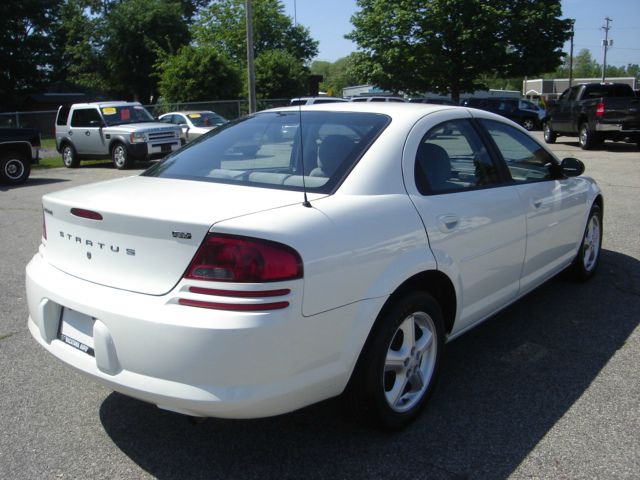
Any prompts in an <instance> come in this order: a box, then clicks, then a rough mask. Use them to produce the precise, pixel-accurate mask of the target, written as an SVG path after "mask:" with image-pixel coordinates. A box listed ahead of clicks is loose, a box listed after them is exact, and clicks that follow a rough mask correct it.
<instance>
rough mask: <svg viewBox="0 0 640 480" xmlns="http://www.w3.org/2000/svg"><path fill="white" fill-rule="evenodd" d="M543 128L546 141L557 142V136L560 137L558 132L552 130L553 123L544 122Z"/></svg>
mask: <svg viewBox="0 0 640 480" xmlns="http://www.w3.org/2000/svg"><path fill="white" fill-rule="evenodd" d="M542 130H543V132H544V141H545V142H546V143H556V138H558V134H557V133H556V132H554V131H553V130H551V125H550V124H549V122H544V124H543V126H542Z"/></svg>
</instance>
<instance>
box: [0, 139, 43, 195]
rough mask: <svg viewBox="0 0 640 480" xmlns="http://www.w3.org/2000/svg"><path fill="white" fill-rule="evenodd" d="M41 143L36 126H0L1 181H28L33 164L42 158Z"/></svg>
mask: <svg viewBox="0 0 640 480" xmlns="http://www.w3.org/2000/svg"><path fill="white" fill-rule="evenodd" d="M40 143H41V142H40V132H39V131H38V130H36V129H35V128H0V182H2V183H8V184H11V185H18V184H20V183H24V182H26V181H27V178H29V173H30V172H31V165H34V164H37V163H38V161H39V159H40Z"/></svg>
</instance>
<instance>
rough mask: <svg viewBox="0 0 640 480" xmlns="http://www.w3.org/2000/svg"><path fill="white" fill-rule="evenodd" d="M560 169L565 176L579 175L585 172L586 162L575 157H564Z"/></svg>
mask: <svg viewBox="0 0 640 480" xmlns="http://www.w3.org/2000/svg"><path fill="white" fill-rule="evenodd" d="M560 170H561V171H562V174H563V175H564V176H565V177H578V176H580V175H582V174H583V173H584V163H582V162H581V161H580V160H578V159H577V158H573V157H567V158H563V159H562V162H561V163H560Z"/></svg>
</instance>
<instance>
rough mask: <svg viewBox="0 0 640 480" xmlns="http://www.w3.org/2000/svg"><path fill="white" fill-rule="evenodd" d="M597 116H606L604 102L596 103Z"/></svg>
mask: <svg viewBox="0 0 640 480" xmlns="http://www.w3.org/2000/svg"><path fill="white" fill-rule="evenodd" d="M596 117H604V102H598V104H597V105H596Z"/></svg>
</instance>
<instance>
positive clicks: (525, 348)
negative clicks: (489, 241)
mask: <svg viewBox="0 0 640 480" xmlns="http://www.w3.org/2000/svg"><path fill="white" fill-rule="evenodd" d="M612 305H615V306H616V307H615V309H612V308H611V306H612ZM639 310H640V262H638V260H636V259H634V258H632V257H629V256H626V255H623V254H620V253H616V252H612V251H606V250H603V252H602V263H601V265H600V271H599V272H598V274H597V275H596V276H595V277H594V278H593V279H592V280H591V281H590V282H587V283H584V284H576V283H573V282H571V281H569V280H565V279H564V278H563V277H562V276H559V277H557V278H555V279H553V280H551V281H550V282H547V283H546V284H545V285H543V286H541V287H540V288H538V289H537V290H535V291H534V292H532V293H530V294H529V295H527V296H526V297H525V298H523V299H521V300H520V301H518V302H517V303H515V304H514V305H512V306H510V307H509V308H507V309H506V310H504V311H503V312H501V313H500V314H498V315H496V316H495V317H493V318H492V319H490V320H489V321H487V322H485V323H484V324H483V325H481V326H479V327H478V328H476V329H475V330H473V331H471V332H469V333H467V334H466V335H464V336H462V337H460V338H459V339H457V340H455V341H453V342H451V343H450V344H449V345H448V346H447V350H446V354H445V364H444V368H443V371H442V376H441V380H440V384H439V385H438V388H437V389H436V391H435V393H434V395H433V397H432V399H431V402H430V404H429V405H428V407H427V409H426V410H425V411H424V412H423V414H422V415H421V416H420V417H419V418H418V420H417V421H416V422H415V423H414V424H412V425H411V426H409V427H408V428H407V429H405V430H404V431H401V432H397V433H384V432H379V431H377V430H373V429H371V428H368V427H366V426H363V425H361V424H360V423H358V422H356V421H355V420H352V419H351V418H349V417H348V416H347V415H346V413H344V412H343V410H342V409H341V406H340V402H339V401H338V400H336V399H334V400H329V401H326V402H322V403H319V404H316V405H313V406H311V407H308V408H305V409H303V410H299V411H297V412H293V413H290V414H287V415H282V416H279V417H274V418H267V419H260V420H244V421H240V420H236V421H232V420H219V419H206V420H204V421H203V422H201V423H199V424H197V425H195V426H194V425H192V424H190V423H189V422H188V421H187V418H186V417H184V416H181V415H178V414H173V413H170V412H165V411H162V410H159V409H157V408H156V407H155V406H153V405H149V404H146V403H144V402H140V401H137V400H133V399H130V398H128V397H126V396H123V395H120V394H117V393H113V394H111V395H109V396H108V397H107V398H106V399H105V400H104V402H103V403H102V405H101V408H100V419H101V422H102V424H103V426H104V429H105V430H106V432H107V434H108V435H109V436H110V437H111V439H112V440H113V442H114V443H115V445H116V446H117V447H118V448H120V449H121V451H122V452H124V453H125V454H126V455H127V456H129V457H130V458H131V459H132V460H133V461H134V462H135V463H136V464H137V465H139V466H140V467H141V468H142V469H144V470H145V471H146V472H148V473H149V474H150V475H152V476H154V477H156V478H160V479H170V478H219V477H222V478H260V479H263V478H305V479H310V478H323V479H325V478H429V479H438V478H443V479H444V478H446V479H452V478H459V479H463V478H471V477H473V478H493V479H497V478H506V477H508V476H509V475H510V474H511V473H513V472H514V471H515V469H516V468H517V467H518V466H519V465H520V464H521V463H522V462H523V460H524V459H525V458H526V457H527V455H528V454H530V453H531V451H532V450H533V449H534V448H535V447H536V445H537V444H538V443H539V442H540V441H541V440H542V439H543V437H545V435H546V434H547V433H548V432H549V431H550V430H551V429H552V428H553V427H554V426H555V425H556V423H557V422H558V421H559V420H560V419H561V418H562V417H563V416H564V415H565V414H566V413H567V412H568V411H569V409H570V408H571V407H572V405H573V404H574V403H575V402H576V400H578V399H579V398H580V397H581V396H582V395H583V393H584V392H585V391H586V389H587V388H588V387H589V385H590V384H591V383H592V382H593V381H594V379H595V378H596V377H597V376H598V375H599V373H600V372H601V370H602V369H603V367H604V366H605V365H606V364H607V362H608V361H609V360H610V359H611V358H612V357H613V356H614V354H615V353H616V351H617V350H618V349H620V348H621V347H622V346H623V345H624V343H625V341H626V339H627V338H628V337H629V335H630V334H631V333H632V332H633V330H634V329H635V328H636V327H637V326H638V323H639V320H638V315H637V313H636V312H638V311H639ZM212 368H224V366H219V367H216V366H212ZM558 455H561V453H558Z"/></svg>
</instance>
